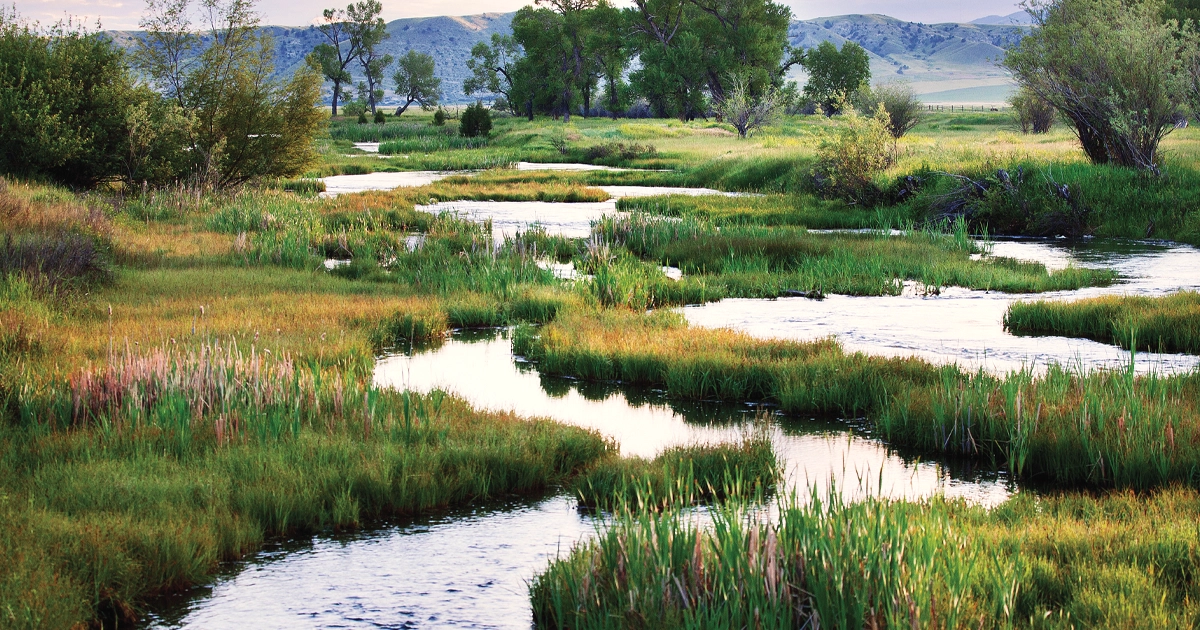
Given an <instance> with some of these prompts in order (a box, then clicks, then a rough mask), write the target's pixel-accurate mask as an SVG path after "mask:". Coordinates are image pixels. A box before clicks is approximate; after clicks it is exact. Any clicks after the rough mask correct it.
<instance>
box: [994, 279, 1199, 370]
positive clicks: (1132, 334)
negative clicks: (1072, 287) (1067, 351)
mask: <svg viewBox="0 0 1200 630" xmlns="http://www.w3.org/2000/svg"><path fill="white" fill-rule="evenodd" d="M1004 325H1005V327H1007V328H1008V329H1009V330H1011V331H1012V332H1013V333H1015V334H1019V335H1059V336H1063V337H1082V338H1085V339H1094V340H1096V341H1100V342H1103V343H1112V344H1116V345H1119V346H1121V347H1122V348H1125V349H1126V350H1129V349H1137V350H1147V351H1151V352H1182V353H1187V354H1200V294H1197V293H1196V292H1194V291H1180V292H1179V293H1175V294H1172V295H1167V296H1163V297H1139V296H1105V297H1099V298H1092V299H1087V300H1077V301H1073V302H1061V301H1050V302H1046V301H1038V302H1015V303H1013V305H1012V306H1010V307H1008V312H1007V313H1005V315H1004Z"/></svg>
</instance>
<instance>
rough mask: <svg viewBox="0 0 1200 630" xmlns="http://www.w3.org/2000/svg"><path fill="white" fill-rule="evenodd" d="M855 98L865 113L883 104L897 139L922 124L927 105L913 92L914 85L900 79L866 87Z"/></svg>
mask: <svg viewBox="0 0 1200 630" xmlns="http://www.w3.org/2000/svg"><path fill="white" fill-rule="evenodd" d="M855 100H856V101H857V102H856V103H855V104H856V106H861V107H862V111H863V113H873V112H874V111H875V109H876V108H878V107H879V106H880V105H882V106H883V109H884V111H886V112H887V115H888V130H889V131H891V132H892V137H893V138H896V139H899V138H903V137H904V134H906V133H908V132H909V131H911V130H912V128H913V127H916V126H917V125H919V124H921V119H922V115H923V113H924V111H925V105H924V104H922V103H921V101H920V99H918V98H917V96H916V94H914V93H913V90H912V86H911V85H909V84H907V83H901V82H899V81H893V82H890V83H883V84H880V85H876V86H875V87H873V88H864V89H862V90H860V91H859V93H856V94H855Z"/></svg>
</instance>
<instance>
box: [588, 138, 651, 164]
mask: <svg viewBox="0 0 1200 630" xmlns="http://www.w3.org/2000/svg"><path fill="white" fill-rule="evenodd" d="M584 157H585V158H587V161H588V162H593V161H595V160H602V159H605V158H611V157H619V158H621V159H622V160H636V159H640V158H655V157H658V149H656V148H655V147H654V145H652V144H647V145H641V144H625V143H623V142H607V143H605V144H597V145H595V146H591V147H588V150H587V153H585V154H584Z"/></svg>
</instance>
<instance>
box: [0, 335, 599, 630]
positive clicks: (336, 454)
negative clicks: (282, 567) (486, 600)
mask: <svg viewBox="0 0 1200 630" xmlns="http://www.w3.org/2000/svg"><path fill="white" fill-rule="evenodd" d="M14 402H15V405H16V407H17V408H18V409H19V414H18V420H17V422H16V423H5V424H4V425H3V427H0V435H2V437H3V440H2V442H0V443H2V444H3V449H2V450H0V461H2V462H3V464H4V469H5V471H6V474H5V479H4V481H3V483H2V484H0V497H7V496H16V497H21V500H20V502H19V503H16V502H14V503H6V501H8V499H7V498H0V512H2V513H5V514H6V516H9V517H11V518H12V520H7V519H6V523H9V524H11V523H21V524H22V527H21V529H20V530H18V531H11V530H10V529H9V528H8V527H7V526H6V527H5V528H4V530H5V533H4V534H3V535H0V545H4V547H3V554H2V555H3V556H4V557H5V558H6V560H4V561H3V562H4V563H5V564H7V565H9V566H12V568H13V572H12V573H11V574H10V573H6V574H5V575H4V577H3V578H0V594H2V595H3V596H4V597H5V598H6V599H4V600H0V601H2V605H3V610H5V615H8V616H11V617H12V618H6V624H5V625H6V626H8V625H10V623H12V624H17V626H18V627H37V626H38V624H40V623H45V621H44V620H51V619H57V618H68V619H73V620H75V621H86V620H87V619H89V618H90V617H91V616H92V615H100V616H101V617H111V619H110V621H111V620H118V621H120V622H121V623H127V622H128V621H130V620H131V619H133V618H135V617H136V616H137V611H138V607H139V605H140V602H141V601H143V600H144V598H145V597H147V596H149V595H151V594H154V593H158V592H163V591H169V590H175V589H179V588H183V587H187V586H189V585H191V584H195V583H197V582H200V581H202V580H204V579H206V578H207V576H208V575H210V574H211V572H212V571H214V570H215V569H216V567H217V563H218V562H220V561H222V560H227V559H231V558H235V557H238V556H239V555H241V554H242V553H244V552H246V551H249V550H252V549H253V548H255V547H256V546H258V545H259V544H261V542H262V541H263V540H264V537H266V536H274V535H281V534H292V533H297V532H311V531H317V530H321V529H327V528H343V527H354V526H357V525H358V524H359V523H361V522H362V521H363V520H364V519H372V518H378V517H380V516H385V515H387V516H390V515H403V514H412V513H417V512H421V511H426V510H430V509H436V508H440V507H444V506H447V505H451V504H461V503H465V502H470V501H473V500H480V499H486V498H488V497H494V496H501V495H509V494H511V493H526V492H536V491H541V490H543V489H545V488H546V487H548V486H549V485H552V484H557V483H561V482H562V481H563V480H565V479H566V478H568V477H570V476H571V475H573V474H574V473H576V472H578V471H579V470H582V469H584V468H585V467H587V466H589V465H590V464H592V463H593V462H595V461H597V460H600V459H604V458H606V457H609V456H610V451H611V449H612V446H611V445H610V444H609V443H608V442H607V441H605V440H604V439H602V438H601V437H600V436H599V435H598V434H595V433H592V432H588V431H584V430H581V429H576V428H572V427H567V426H564V425H559V424H556V423H551V422H546V421H526V420H522V419H519V418H516V417H514V416H512V415H511V414H482V413H479V412H476V411H474V410H472V409H471V408H470V407H468V406H467V405H466V404H465V403H463V402H462V401H460V400H457V399H455V398H452V397H450V396H447V395H445V394H443V393H441V392H436V391H435V392H432V393H430V394H426V395H419V394H413V393H409V392H398V391H395V390H390V389H377V388H374V387H372V386H371V385H370V384H369V380H368V379H364V378H362V375H359V374H354V373H351V372H342V371H339V370H338V369H336V368H326V367H322V366H320V365H319V364H318V363H316V362H305V361H298V360H294V359H292V358H291V357H290V356H287V355H286V354H284V355H282V356H281V355H280V354H278V353H269V352H268V351H266V350H263V349H260V348H257V347H254V346H251V348H250V349H249V350H248V351H246V350H245V349H243V348H239V347H238V346H237V345H236V343H235V342H233V341H232V340H230V341H217V340H214V341H211V342H206V343H202V344H200V345H196V346H191V347H188V348H186V349H185V348H181V347H177V346H176V345H175V344H169V345H167V346H164V347H159V348H155V349H152V350H149V351H146V352H138V351H137V350H136V349H135V350H129V351H126V352H124V353H123V354H121V355H120V356H119V357H114V359H113V360H110V361H109V362H107V364H106V365H105V366H103V367H101V368H98V369H91V370H82V371H80V372H78V373H76V374H75V375H74V377H73V378H72V379H71V380H70V381H69V382H66V383H57V384H56V383H50V384H48V385H46V386H44V387H41V388H37V389H34V388H31V387H25V388H23V389H22V391H21V392H20V393H19V395H18V397H17V399H16V400H15V401H14ZM51 587H53V588H56V589H59V590H58V591H57V596H56V597H55V598H53V599H47V598H38V597H30V596H28V593H30V592H31V591H38V590H39V589H45V588H51Z"/></svg>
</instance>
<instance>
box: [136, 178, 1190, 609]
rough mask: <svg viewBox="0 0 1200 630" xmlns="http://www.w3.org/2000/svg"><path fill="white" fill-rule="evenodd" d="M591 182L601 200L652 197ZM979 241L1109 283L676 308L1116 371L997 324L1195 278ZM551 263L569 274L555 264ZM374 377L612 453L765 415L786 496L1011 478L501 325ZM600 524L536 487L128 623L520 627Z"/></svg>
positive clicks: (560, 223)
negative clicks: (608, 368)
mask: <svg viewBox="0 0 1200 630" xmlns="http://www.w3.org/2000/svg"><path fill="white" fill-rule="evenodd" d="M536 166H537V165H530V167H536ZM544 166H545V167H546V168H562V167H563V165H544ZM568 166H569V165H568ZM448 174H449V173H441V174H439V173H376V174H372V175H354V176H340V177H342V178H345V179H339V178H337V177H331V178H326V180H325V181H326V185H327V189H328V190H329V191H330V192H331V193H333V194H336V193H337V192H351V191H352V190H363V189H367V188H361V187H362V186H367V185H374V186H377V187H379V186H387V187H394V186H403V185H421V184H420V183H410V182H422V183H427V182H424V181H423V179H422V178H424V179H428V181H433V179H436V178H438V177H441V176H445V175H448ZM350 178H358V179H350ZM366 178H372V179H370V180H368V179H366ZM431 178H432V179H431ZM331 180H332V181H331ZM396 182H399V183H396ZM602 188H604V189H605V190H607V191H609V194H610V195H613V197H614V198H615V197H619V196H624V195H636V194H665V193H664V192H663V191H664V190H669V189H640V188H636V189H634V188H635V187H611V189H610V187H602ZM669 192H672V193H674V192H679V191H678V190H669ZM685 194H718V193H716V191H690V192H686V193H685ZM421 209H423V210H427V211H431V212H442V211H448V212H455V213H459V214H461V215H463V216H466V217H469V218H472V219H475V220H485V219H490V220H492V221H493V226H494V229H495V230H496V231H497V232H500V233H510V231H515V230H524V229H528V228H529V227H530V226H531V225H541V226H543V227H545V228H546V229H547V231H549V232H551V233H552V234H561V235H564V236H570V237H586V236H588V235H589V233H590V226H591V222H592V221H594V220H595V219H597V218H599V217H600V216H602V215H604V214H611V213H613V212H615V209H616V208H615V200H609V201H605V202H599V203H574V204H556V203H545V202H521V203H512V202H447V203H440V204H435V205H431V206H425V207H422V208H421ZM991 248H992V255H996V256H1009V257H1013V258H1020V259H1026V260H1036V261H1040V262H1043V263H1044V264H1046V265H1047V266H1048V267H1050V268H1051V269H1056V268H1062V267H1065V266H1067V265H1069V264H1073V265H1079V266H1088V267H1107V268H1112V269H1115V270H1116V271H1118V272H1119V273H1120V274H1121V275H1122V279H1123V281H1122V282H1121V283H1119V284H1116V285H1114V286H1111V287H1105V288H1089V289H1084V290H1081V291H1072V292H1059V293H1051V294H1042V295H1036V296H1033V295H1009V294H1003V293H996V292H986V291H970V290H966V289H958V288H953V287H951V288H945V289H942V291H941V293H940V294H939V295H936V296H923V295H920V294H919V292H917V291H913V290H907V291H905V292H904V294H903V295H900V296H895V297H891V296H888V297H848V296H839V295H830V296H828V297H827V299H825V300H823V301H816V300H807V299H804V298H785V299H778V300H738V299H730V300H723V301H721V302H715V303H712V304H706V305H700V306H689V307H685V308H683V309H681V311H682V312H683V313H684V315H685V316H686V317H687V319H688V320H689V321H690V322H692V323H693V324H695V325H698V326H707V327H728V328H733V329H736V330H742V331H745V332H747V333H750V334H752V335H755V336H759V337H781V338H788V339H799V340H807V339H815V338H820V337H825V336H830V335H833V336H836V337H837V338H838V339H839V340H840V341H841V342H842V343H843V344H844V345H845V346H846V348H847V349H849V350H855V351H864V352H869V353H872V354H880V355H888V356H911V355H917V356H921V357H925V358H927V359H929V360H931V361H934V362H938V363H949V362H956V363H959V364H960V365H962V366H964V367H967V368H972V369H974V368H983V369H988V370H992V371H997V372H1003V371H1007V370H1011V369H1017V368H1020V367H1022V366H1028V367H1032V368H1034V369H1038V368H1044V367H1045V365H1047V364H1048V363H1049V362H1058V363H1060V364H1063V365H1066V366H1070V367H1073V368H1076V369H1080V370H1090V369H1094V368H1097V367H1119V366H1123V365H1127V364H1128V361H1129V353H1127V352H1124V351H1121V350H1120V349H1118V348H1115V347H1114V346H1109V345H1106V344H1100V343H1096V342H1092V341H1087V340H1077V339H1066V338H1061V337H1037V338H1034V337H1017V336H1013V335H1011V334H1009V333H1007V332H1006V331H1005V330H1004V329H1003V325H1002V323H1001V320H1002V318H1003V315H1004V312H1005V309H1007V307H1008V305H1009V304H1011V303H1012V302H1013V301H1014V300H1027V299H1077V298H1082V297H1091V296H1097V295H1107V294H1118V295H1120V294H1129V295H1162V294H1164V293H1168V292H1172V291H1176V290H1180V289H1195V288H1200V273H1198V272H1197V270H1200V250H1197V249H1196V248H1192V247H1187V246H1182V245H1175V244H1167V243H1141V242H1111V241H1110V242H1105V241H1089V242H1082V243H1081V242H1070V243H1069V242H1060V241H1046V240H1011V241H997V242H995V243H993V244H992V245H991ZM557 271H563V275H569V273H568V271H569V270H556V272H557ZM1197 365H1198V361H1197V357H1194V356H1187V355H1167V354H1139V355H1138V358H1137V367H1138V369H1139V370H1141V371H1146V370H1150V369H1155V370H1159V371H1164V372H1177V371H1183V370H1191V369H1195V368H1196V367H1197ZM375 382H376V384H378V385H380V386H390V387H397V388H409V389H412V390H415V391H430V390H432V389H442V390H445V391H449V392H453V393H455V394H457V395H459V396H462V397H463V398H465V399H466V400H467V401H469V402H470V403H472V404H473V405H475V406H476V407H478V408H483V409H495V410H508V411H514V412H516V413H518V414H521V415H525V416H540V417H548V418H552V419H555V420H558V421H561V422H565V423H569V424H573V425H577V426H581V427H587V428H591V429H596V430H598V431H600V432H602V433H604V434H605V435H607V436H609V437H611V438H612V439H613V440H614V441H615V442H616V443H617V444H618V445H619V447H620V450H621V452H622V453H623V454H625V455H636V456H644V457H650V456H653V455H655V454H656V453H659V452H661V451H662V450H663V449H664V448H667V447H671V446H676V445H686V444H696V443H714V442H722V441H730V440H737V439H739V438H740V437H741V436H742V435H744V434H745V432H746V431H749V430H750V429H751V428H752V427H753V426H754V425H755V424H756V423H763V422H765V423H767V429H766V430H767V431H768V432H769V434H770V436H771V439H772V441H773V444H774V446H775V449H776V453H777V454H778V456H779V458H780V461H781V463H782V464H783V465H784V467H785V471H786V483H785V488H787V489H796V490H797V492H798V493H800V495H805V494H806V493H807V489H808V488H818V489H822V488H827V487H829V485H830V484H835V485H836V487H837V488H838V489H839V490H840V491H842V492H843V493H844V494H846V495H847V496H849V497H852V498H853V497H861V496H864V495H865V494H867V493H871V494H876V495H883V496H888V497H896V498H900V497H904V498H920V497H927V496H931V495H934V494H944V495H946V496H950V497H960V498H963V499H965V500H967V501H969V502H972V503H977V504H982V505H994V504H997V503H999V502H1001V501H1003V500H1004V499H1005V498H1006V497H1007V496H1009V494H1010V493H1011V492H1012V491H1013V490H1014V489H1015V486H1014V484H1013V483H1012V482H1011V481H1010V480H1009V479H1008V478H1007V477H1006V475H1005V474H1004V473H1003V472H995V471H993V470H991V469H990V467H989V466H987V465H983V466H982V467H981V468H980V469H977V470H973V469H971V468H970V467H969V465H968V464H965V463H963V462H957V461H956V462H946V461H939V460H937V459H924V458H918V457H915V456H913V454H911V453H904V452H901V451H898V450H896V449H893V448H889V447H888V446H886V445H884V444H883V443H881V442H880V441H878V440H875V439H872V438H871V437H870V436H869V433H868V432H867V431H866V430H865V429H864V428H863V426H862V425H861V424H860V423H859V422H858V421H856V420H854V419H851V420H849V421H846V420H840V419H836V418H796V417H783V416H779V415H776V414H773V413H771V412H770V410H764V409H759V408H756V407H755V406H753V405H727V404H716V403H696V402H688V403H684V402H680V401H673V400H668V399H666V398H665V396H664V395H663V393H662V392H661V391H657V390H653V389H643V388H633V387H626V386H623V385H619V384H612V383H585V382H581V381H577V380H573V379H567V378H558V377H547V376H542V375H540V374H539V373H538V372H537V371H536V369H534V366H532V365H530V364H529V363H527V362H525V361H524V359H523V358H521V357H519V356H514V355H513V352H512V343H511V339H510V331H508V330H490V331H465V332H457V333H455V334H454V335H453V336H452V337H451V338H450V339H448V340H446V341H445V342H443V343H440V344H437V345H434V346H431V347H426V348H418V349H415V350H412V351H408V352H395V353H391V354H387V355H384V356H382V357H380V358H379V359H378V361H377V363H376V369H375ZM602 518H603V517H602V516H597V515H594V514H591V513H588V512H586V511H581V510H579V509H577V507H576V503H575V501H574V500H573V499H572V498H571V497H570V496H567V495H566V494H564V493H549V494H547V495H544V496H535V497H523V498H512V499H509V500H502V501H497V502H493V503H488V504H485V505H477V506H472V507H468V508H463V509H459V510H453V511H448V512H445V513H441V514H436V515H431V516H425V517H421V518H416V519H406V520H397V521H394V522H391V523H388V524H385V525H380V526H379V527H377V528H374V529H364V530H362V531H359V532H355V533H353V534H349V535H319V536H314V537H311V538H304V539H297V540H289V541H284V542H277V543H274V544H272V545H271V546H268V547H267V548H265V549H264V550H262V551H260V552H259V553H257V554H255V555H254V556H253V557H252V558H251V559H249V560H247V561H244V562H239V563H234V564H231V565H229V566H228V567H226V568H225V569H224V571H223V572H222V573H221V574H220V575H219V576H218V577H217V578H216V579H215V580H214V582H213V583H212V584H211V585H208V586H205V587H203V588H198V589H193V590H192V591H190V592H188V593H186V594H184V595H181V596H178V597H175V598H172V599H169V600H163V601H162V602H159V603H158V605H156V606H155V609H154V612H153V614H152V615H151V616H149V617H148V618H147V619H146V620H145V623H144V625H143V627H146V628H240V627H246V626H254V627H260V628H293V627H336V628H416V627H421V628H432V627H467V628H529V627H530V624H531V612H530V609H529V600H528V595H527V586H528V581H529V580H530V579H532V578H533V576H534V575H535V574H536V573H537V572H538V571H540V570H542V569H543V568H544V567H545V566H546V564H547V562H548V561H549V560H550V559H552V558H554V557H555V556H556V555H557V554H564V553H566V552H567V551H569V550H570V548H571V547H572V545H574V544H576V543H577V542H579V541H581V540H586V539H587V538H588V537H589V536H592V535H593V534H594V532H595V531H596V528H597V527H602V526H603V521H602V520H601V519H602Z"/></svg>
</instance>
